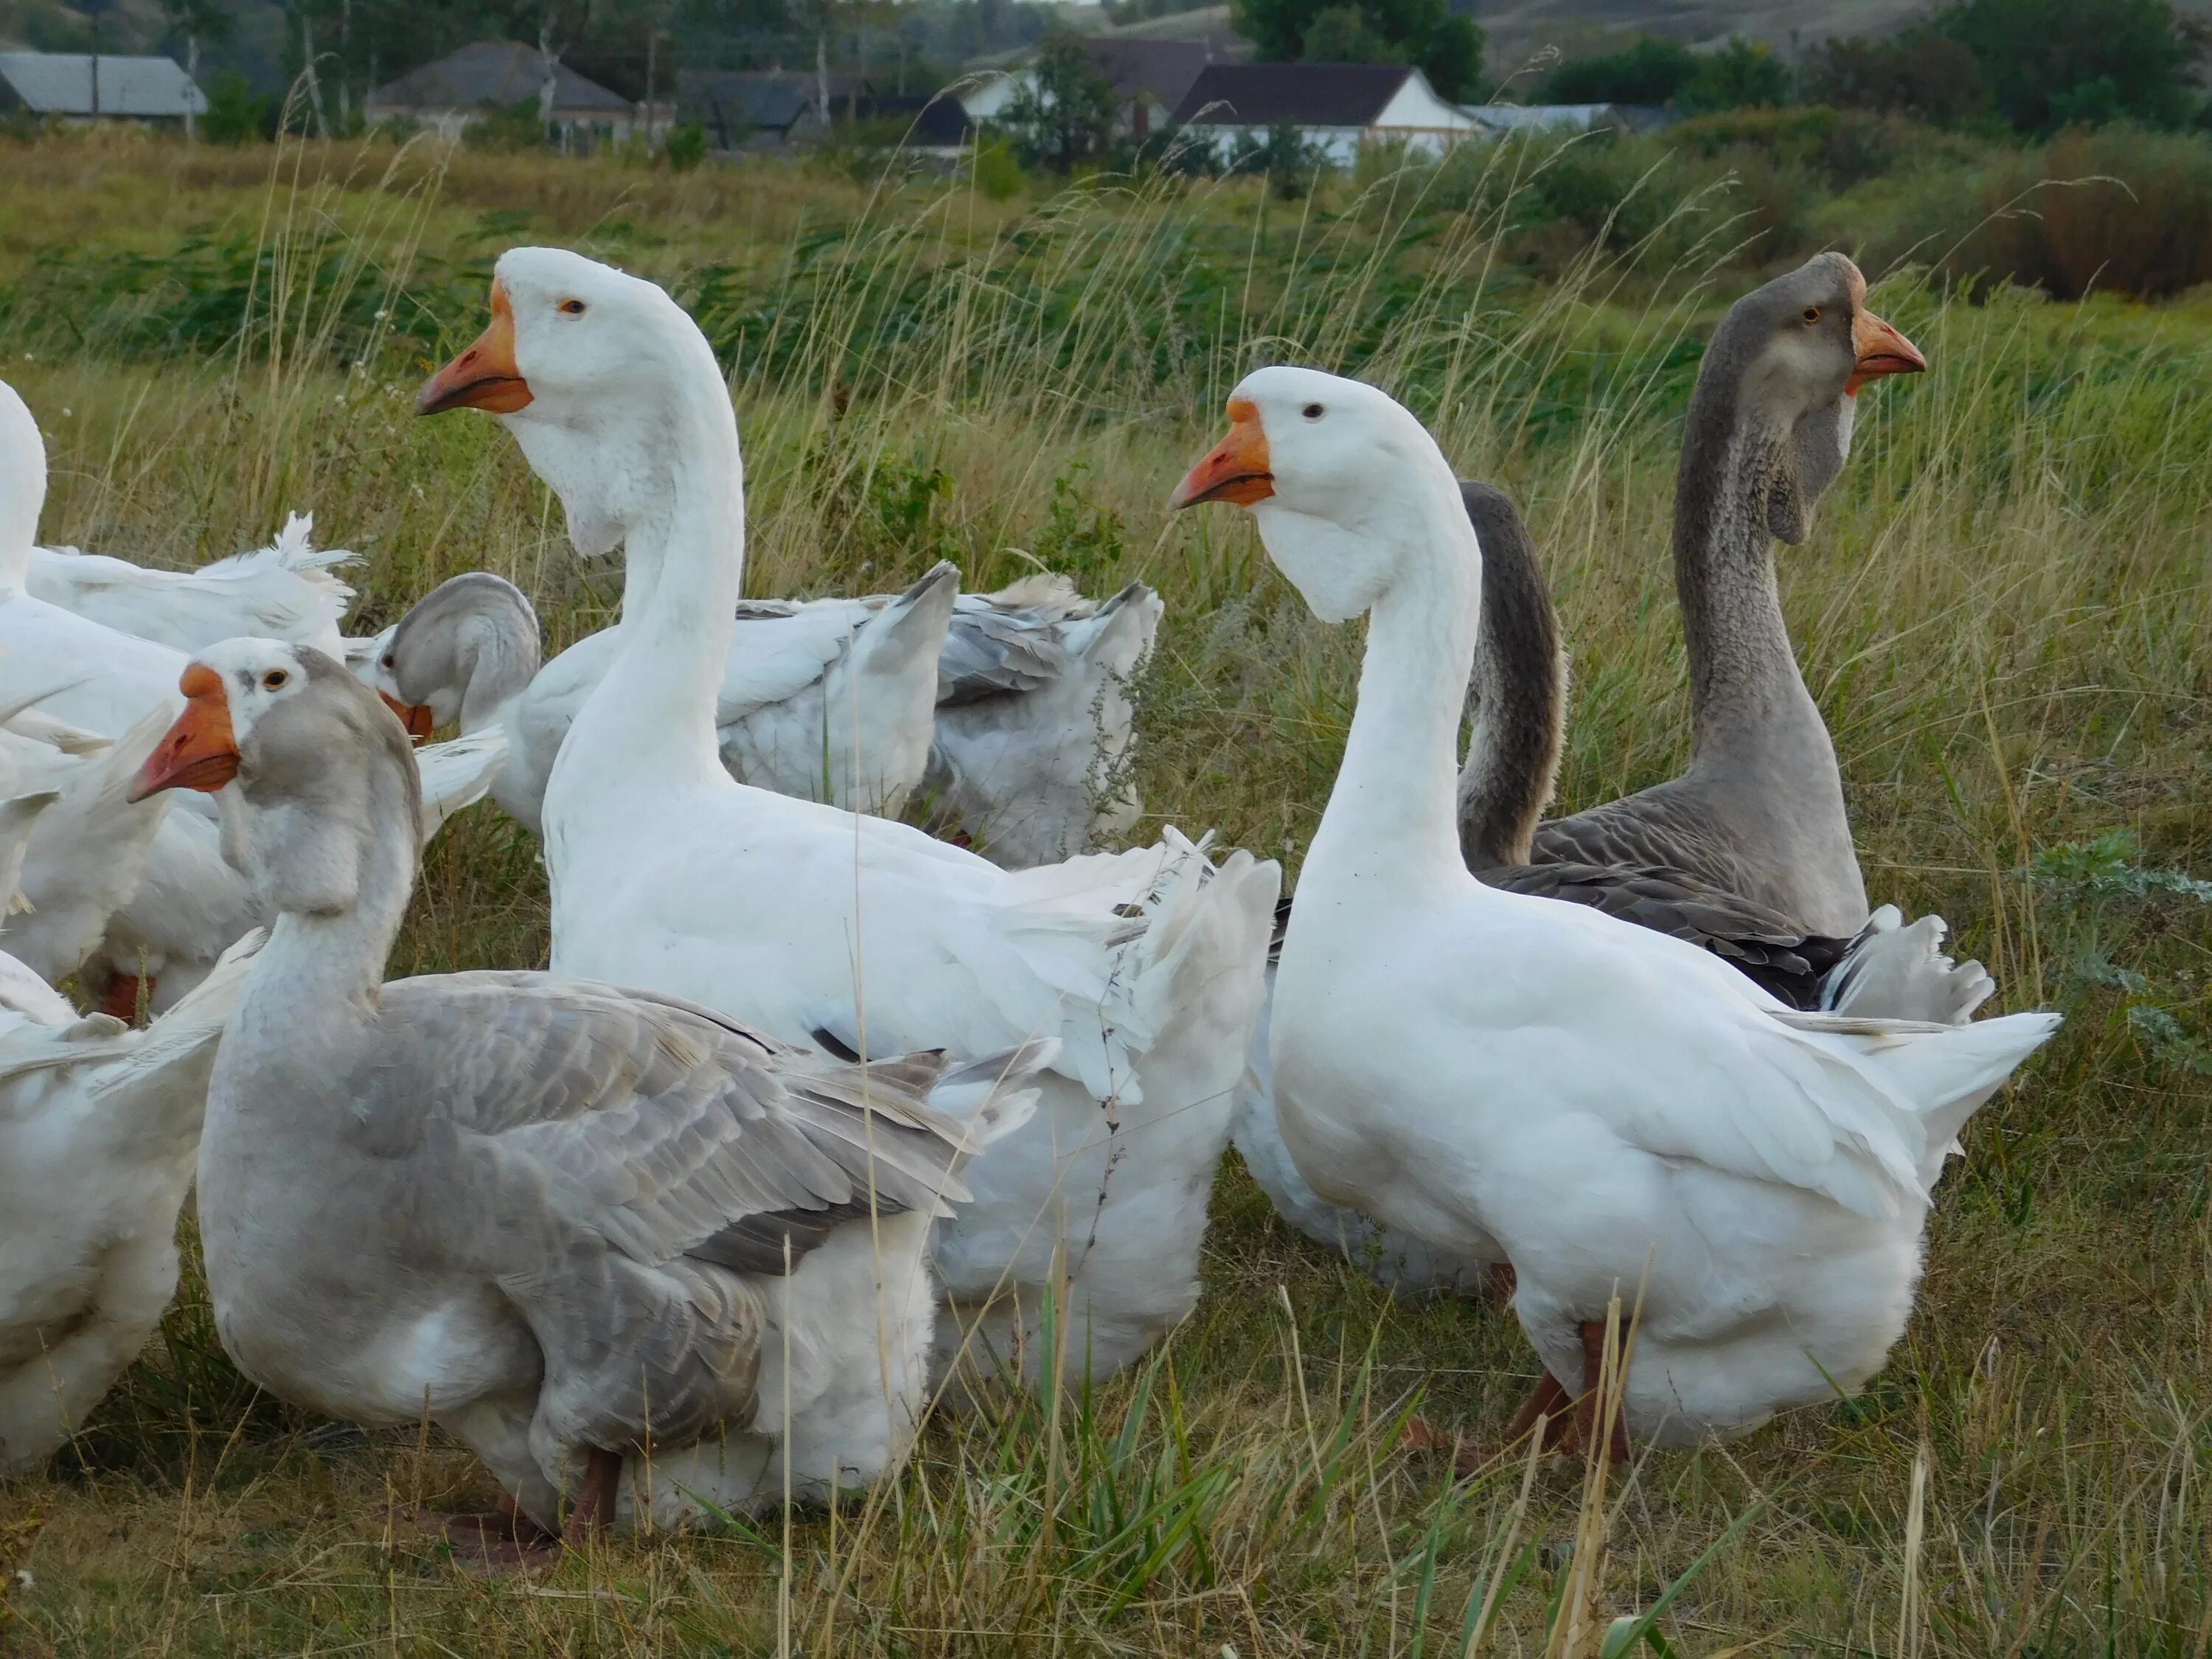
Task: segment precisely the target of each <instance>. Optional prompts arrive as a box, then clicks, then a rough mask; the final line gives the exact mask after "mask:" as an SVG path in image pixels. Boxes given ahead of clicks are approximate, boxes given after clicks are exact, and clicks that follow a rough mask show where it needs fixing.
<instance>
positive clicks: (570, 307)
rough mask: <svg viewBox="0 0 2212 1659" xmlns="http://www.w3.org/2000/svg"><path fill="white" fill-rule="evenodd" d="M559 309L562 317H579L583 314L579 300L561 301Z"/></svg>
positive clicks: (582, 303)
mask: <svg viewBox="0 0 2212 1659" xmlns="http://www.w3.org/2000/svg"><path fill="white" fill-rule="evenodd" d="M560 309H561V314H562V316H564V317H580V316H582V315H583V314H584V302H583V301H581V300H563V301H561V306H560Z"/></svg>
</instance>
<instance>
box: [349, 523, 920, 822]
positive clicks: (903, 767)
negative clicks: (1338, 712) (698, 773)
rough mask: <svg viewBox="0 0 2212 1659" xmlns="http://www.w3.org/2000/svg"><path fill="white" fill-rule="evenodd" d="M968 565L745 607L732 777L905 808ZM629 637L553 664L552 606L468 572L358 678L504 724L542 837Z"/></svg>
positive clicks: (728, 676)
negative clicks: (541, 611) (557, 778)
mask: <svg viewBox="0 0 2212 1659" xmlns="http://www.w3.org/2000/svg"><path fill="white" fill-rule="evenodd" d="M958 583H959V573H958V571H957V569H956V568H954V567H953V566H952V565H950V564H940V565H939V566H937V567H936V568H934V569H933V570H932V571H931V572H930V573H929V574H927V576H925V577H923V578H922V579H921V580H920V581H918V582H916V583H915V585H914V586H912V587H910V588H908V590H907V591H906V592H902V593H895V594H886V595H884V596H882V597H881V598H879V599H820V600H815V601H811V602H810V603H807V604H804V605H755V604H747V605H741V606H739V607H738V610H737V617H738V626H737V628H736V629H735V632H734V637H733V638H732V642H731V646H730V650H729V653H728V655H727V657H726V659H725V662H724V670H723V676H722V683H721V686H720V691H719V693H718V695H717V697H716V702H715V712H714V724H715V732H716V739H717V744H718V746H719V749H720V754H721V757H722V763H723V764H724V765H725V766H726V767H727V768H728V769H729V770H730V773H731V775H732V776H733V777H736V778H738V779H740V780H742V781H745V782H748V783H752V784H756V785H757V786H758V787H761V788H763V789H773V790H775V791H777V792H778V793H783V794H790V795H797V796H799V797H800V798H802V799H809V800H814V799H826V800H829V801H832V802H834V803H835V804H836V805H841V806H848V807H850V808H852V809H854V810H856V811H869V812H896V811H898V810H899V809H900V808H901V807H902V805H904V804H905V801H906V799H907V797H908V795H909V794H911V793H913V791H914V790H915V787H917V786H918V785H919V784H920V783H921V779H922V774H923V769H924V767H925V765H926V763H927V758H928V754H929V744H930V732H931V713H930V710H931V706H932V702H933V696H934V694H935V689H936V667H935V664H936V660H937V655H938V653H939V650H941V649H942V647H943V645H944V641H945V626H946V623H947V622H948V620H949V619H950V617H951V610H952V599H953V595H954V593H955V592H957V588H958ZM619 648H620V641H619V638H618V635H617V630H616V629H601V630H600V631H599V633H596V634H592V635H586V636H585V637H584V638H583V639H581V640H579V641H577V642H576V643H575V644H574V645H572V646H570V647H568V649H567V650H566V651H563V652H562V653H561V654H560V655H558V656H557V657H556V658H554V659H553V660H552V661H551V662H550V663H546V664H544V666H543V667H540V666H539V665H538V615H537V612H536V611H535V610H534V609H533V608H532V606H531V604H530V601H529V600H528V599H526V597H525V596H524V595H523V593H522V592H521V590H520V589H519V588H517V587H516V586H514V585H513V583H511V582H508V581H507V580H504V579H503V578H501V577H499V576H495V575H492V574H489V572H484V571H476V572H471V573H469V574H465V575H461V576H456V577H454V578H453V579H452V580H449V581H447V582H446V583H444V584H442V585H441V586H439V587H438V588H436V589H435V590H433V592H430V593H429V594H428V596H426V597H425V598H424V599H422V600H421V601H420V602H419V603H418V604H417V605H416V606H415V607H414V608H413V609H412V610H410V611H409V612H408V614H407V615H406V616H405V617H403V618H401V620H400V622H399V623H398V625H397V627H396V628H395V629H393V630H392V636H391V638H390V639H389V640H388V641H383V642H382V643H381V645H380V648H378V649H377V650H375V651H374V652H373V653H365V655H364V658H363V659H362V662H361V663H360V664H359V665H357V667H356V672H358V673H360V674H361V675H362V678H364V679H366V680H368V683H369V684H373V685H374V686H375V687H376V689H377V690H380V691H382V692H384V693H385V694H386V696H389V697H391V698H392V700H393V701H394V702H398V703H400V704H401V705H403V706H404V707H407V708H422V709H427V710H428V711H429V714H428V718H429V720H430V721H434V722H435V723H436V724H438V725H443V724H445V723H447V721H449V720H459V722H460V725H461V728H462V730H463V732H465V733H470V734H473V733H475V732H482V731H488V730H490V729H492V728H497V729H498V730H500V731H501V732H503V733H504V739H503V741H504V742H505V744H506V748H507V759H506V762H505V764H504V765H503V766H502V767H501V771H500V774H499V776H498V777H497V779H496V780H495V781H494V783H493V785H492V793H493V796H494V798H495V799H497V800H498V801H499V803H500V805H501V807H503V808H504V809H505V810H506V811H507V813H508V815H509V816H511V817H513V818H514V819H515V820H516V821H517V822H518V823H522V824H523V825H525V826H526V827H527V828H528V829H531V830H532V831H533V832H538V833H542V830H543V812H544V798H545V784H546V780H547V779H548V778H549V777H550V776H551V775H552V771H553V761H554V757H556V756H557V755H558V754H559V753H560V752H561V744H562V740H563V739H564V738H567V736H568V728H569V726H571V725H573V724H574V721H575V718H576V711H577V710H578V709H580V708H582V707H583V704H584V700H585V699H586V697H588V696H591V694H592V689H593V688H594V687H596V686H597V685H598V684H599V681H600V680H601V679H602V678H605V674H606V671H607V668H608V666H609V665H610V664H611V663H612V662H613V660H614V658H615V655H616V653H617V650H618V649H619Z"/></svg>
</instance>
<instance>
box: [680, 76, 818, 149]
mask: <svg viewBox="0 0 2212 1659" xmlns="http://www.w3.org/2000/svg"><path fill="white" fill-rule="evenodd" d="M814 94H815V82H814V77H813V76H811V75H794V74H791V73H789V72H788V71H786V70H681V71H679V72H678V75H677V76H676V99H677V103H678V106H679V107H680V108H681V109H682V110H683V111H684V113H685V114H686V115H691V116H696V117H697V118H700V119H702V120H705V121H708V122H711V123H714V124H715V125H720V126H726V127H728V128H730V129H732V136H736V130H738V129H740V128H742V129H746V130H751V129H755V128H757V129H760V130H762V131H768V132H788V131H790V130H791V129H792V127H793V125H794V124H795V123H797V121H798V120H799V118H800V117H801V116H803V115H805V113H806V112H807V111H809V110H811V109H812V108H813V107H814Z"/></svg>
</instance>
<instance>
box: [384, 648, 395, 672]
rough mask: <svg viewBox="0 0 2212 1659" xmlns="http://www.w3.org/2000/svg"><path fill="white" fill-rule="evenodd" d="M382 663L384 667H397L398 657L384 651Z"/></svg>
mask: <svg viewBox="0 0 2212 1659" xmlns="http://www.w3.org/2000/svg"><path fill="white" fill-rule="evenodd" d="M384 665H385V666H386V668H397V667H398V665H399V659H398V658H397V657H394V656H393V655H392V653H390V652H389V651H387V652H386V653H384Z"/></svg>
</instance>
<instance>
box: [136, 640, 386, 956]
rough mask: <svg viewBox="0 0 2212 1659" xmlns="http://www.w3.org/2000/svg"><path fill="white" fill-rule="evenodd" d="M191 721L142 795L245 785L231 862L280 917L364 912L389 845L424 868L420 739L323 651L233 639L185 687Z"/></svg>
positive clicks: (183, 718)
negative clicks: (362, 902) (367, 890)
mask: <svg viewBox="0 0 2212 1659" xmlns="http://www.w3.org/2000/svg"><path fill="white" fill-rule="evenodd" d="M177 689H178V690H179V691H181V692H183V693H184V695H185V709H184V712H183V713H182V714H179V715H178V716H177V718H176V720H175V721H174V723H173V724H172V725H171V726H170V727H169V729H168V731H167V732H166V733H164V734H163V736H162V738H161V742H160V743H159V744H157V745H155V750H154V752H153V753H152V754H151V755H150V756H149V757H147V760H146V763H145V765H144V766H143V767H142V768H141V769H139V772H138V775H137V778H136V779H135V780H134V781H133V782H132V785H131V799H132V800H134V801H138V800H143V799H146V798H147V797H148V796H149V795H153V794H156V793H160V792H161V791H162V790H164V789H196V790H199V791H202V792H204V793H210V794H212V793H216V791H218V790H221V789H222V788H223V787H224V786H226V785H227V784H230V783H232V782H235V783H236V785H237V791H236V796H235V805H236V806H237V807H239V808H242V809H243V810H242V811H230V812H227V813H226V814H225V825H224V838H223V839H224V844H223V854H224V856H225V857H226V858H228V859H229V860H231V862H232V863H234V865H236V866H238V868H239V869H240V871H241V872H243V873H244V874H245V875H246V877H247V878H249V879H250V880H252V881H253V882H254V884H255V885H256V886H257V887H258V889H259V890H260V892H261V896H262V897H263V898H264V900H265V901H266V902H268V903H270V905H272V906H273V907H274V908H276V909H279V910H283V911H290V912H297V913H304V914H308V915H335V914H337V913H340V912H343V911H345V910H349V909H350V908H353V906H354V904H355V903H356V901H357V900H358V899H359V897H360V896H361V892H362V887H363V885H364V884H365V882H366V880H367V879H368V871H369V869H370V866H371V864H372V861H373V860H374V859H375V857H376V856H377V854H378V852H379V850H380V847H381V846H382V844H383V843H384V842H392V843H393V844H395V845H398V846H399V847H400V848H403V849H404V855H405V857H406V859H407V860H408V861H409V863H410V865H411V863H412V861H413V858H414V849H415V847H416V844H417V843H416V836H415V829H416V823H417V822H418V821H419V819H420V817H421V814H422V779H421V776H420V775H419V774H418V773H417V772H416V767H415V761H414V757H413V756H412V754H411V753H410V751H409V748H408V742H407V734H406V732H404V730H402V729H401V727H400V726H399V723H398V721H397V720H393V719H392V714H391V712H390V711H389V710H388V709H387V708H386V707H385V706H384V704H383V703H382V702H380V701H379V699H378V697H377V694H376V693H375V692H374V691H372V690H369V688H368V687H367V686H365V685H363V684H362V683H361V682H360V681H359V680H357V679H356V678H354V677H353V676H352V675H351V674H349V673H348V672H347V671H346V670H345V667H344V665H343V664H342V663H339V662H337V661H336V660H335V659H332V658H330V657H327V656H325V655H324V654H323V653H321V652H319V651H317V650H315V649H314V648H313V647H311V646H303V645H288V644H285V643H283V641H276V640H264V639H235V640H225V641H222V643H220V644H217V645H212V646H210V647H207V648H206V649H205V650H204V651H202V652H200V653H198V655H197V656H196V657H194V658H193V659H192V660H191V663H189V664H188V665H186V666H185V671H184V675H183V677H182V678H180V679H179V681H178V683H177Z"/></svg>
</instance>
